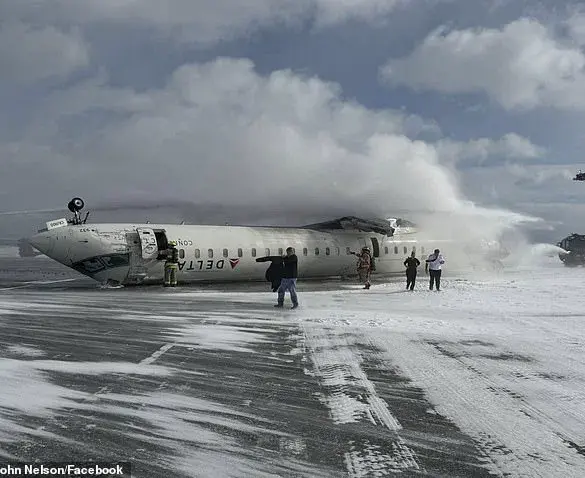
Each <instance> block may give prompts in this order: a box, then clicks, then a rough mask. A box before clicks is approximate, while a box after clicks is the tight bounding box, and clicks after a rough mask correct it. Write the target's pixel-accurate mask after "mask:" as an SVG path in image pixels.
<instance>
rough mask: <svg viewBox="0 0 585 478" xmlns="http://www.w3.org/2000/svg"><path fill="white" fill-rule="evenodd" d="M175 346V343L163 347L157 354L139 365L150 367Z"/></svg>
mask: <svg viewBox="0 0 585 478" xmlns="http://www.w3.org/2000/svg"><path fill="white" fill-rule="evenodd" d="M174 345H175V344H174V343H172V344H166V345H163V346H162V347H161V348H160V349H158V350H157V351H156V352H154V353H153V354H152V355H151V356H150V357H146V358H145V359H144V360H142V361H140V363H139V364H138V365H150V364H151V363H152V362H154V361H155V360H156V359H157V358H159V357H160V356H161V355H162V354H164V353H165V352H166V351H168V350H169V349H170V348H172V347H173V346H174Z"/></svg>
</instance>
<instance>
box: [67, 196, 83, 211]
mask: <svg viewBox="0 0 585 478" xmlns="http://www.w3.org/2000/svg"><path fill="white" fill-rule="evenodd" d="M84 206H85V203H84V202H83V199H81V198H73V199H72V200H71V201H69V204H67V208H68V209H69V210H70V211H71V212H79V211H81V210H82V209H83V208H84Z"/></svg>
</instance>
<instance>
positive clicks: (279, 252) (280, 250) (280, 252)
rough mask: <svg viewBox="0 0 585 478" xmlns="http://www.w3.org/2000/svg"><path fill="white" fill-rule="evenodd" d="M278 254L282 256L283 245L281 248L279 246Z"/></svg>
mask: <svg viewBox="0 0 585 478" xmlns="http://www.w3.org/2000/svg"><path fill="white" fill-rule="evenodd" d="M278 255H279V256H282V247H279V248H278Z"/></svg>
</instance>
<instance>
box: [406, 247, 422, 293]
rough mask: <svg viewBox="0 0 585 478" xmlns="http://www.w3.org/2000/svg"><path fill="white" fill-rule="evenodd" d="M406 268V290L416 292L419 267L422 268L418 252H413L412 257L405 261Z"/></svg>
mask: <svg viewBox="0 0 585 478" xmlns="http://www.w3.org/2000/svg"><path fill="white" fill-rule="evenodd" d="M404 266H405V267H406V288H407V289H410V290H414V283H415V282H416V272H417V269H416V268H417V267H418V266H420V261H419V260H418V259H417V258H416V252H414V251H412V253H411V254H410V257H407V258H406V260H405V261H404Z"/></svg>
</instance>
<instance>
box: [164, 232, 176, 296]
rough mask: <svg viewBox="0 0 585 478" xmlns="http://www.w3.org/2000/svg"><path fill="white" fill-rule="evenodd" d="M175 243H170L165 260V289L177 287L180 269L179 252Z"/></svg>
mask: <svg viewBox="0 0 585 478" xmlns="http://www.w3.org/2000/svg"><path fill="white" fill-rule="evenodd" d="M176 246H177V243H176V242H175V241H170V242H169V248H168V249H167V253H166V260H165V287H175V286H176V285H177V271H178V269H179V251H178V250H177V247H176Z"/></svg>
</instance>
